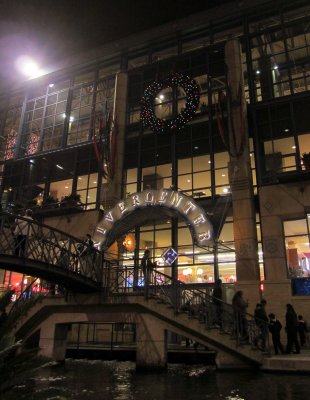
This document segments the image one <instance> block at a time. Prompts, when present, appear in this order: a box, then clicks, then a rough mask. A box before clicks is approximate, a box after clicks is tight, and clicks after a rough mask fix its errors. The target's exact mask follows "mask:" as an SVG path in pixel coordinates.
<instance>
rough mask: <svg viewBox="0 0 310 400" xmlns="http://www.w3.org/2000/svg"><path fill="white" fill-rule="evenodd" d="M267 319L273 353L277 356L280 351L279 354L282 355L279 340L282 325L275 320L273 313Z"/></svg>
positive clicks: (282, 351)
mask: <svg viewBox="0 0 310 400" xmlns="http://www.w3.org/2000/svg"><path fill="white" fill-rule="evenodd" d="M268 317H269V332H270V333H271V336H272V343H273V347H274V352H275V354H279V350H280V352H281V353H282V354H283V353H284V350H283V346H282V343H281V340H280V332H281V329H282V324H281V322H280V321H278V320H277V319H276V316H275V315H274V314H273V313H271V314H269V315H268Z"/></svg>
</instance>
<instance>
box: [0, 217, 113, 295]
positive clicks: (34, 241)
mask: <svg viewBox="0 0 310 400" xmlns="http://www.w3.org/2000/svg"><path fill="white" fill-rule="evenodd" d="M81 249H83V253H84V254H85V256H81V255H80V254H81ZM107 265H108V262H106V261H105V260H104V255H103V253H102V252H100V251H98V250H97V249H94V248H91V249H90V248H89V246H88V245H87V244H86V243H85V242H83V241H81V240H79V239H77V238H74V237H73V236H70V235H68V234H67V233H65V232H62V231H59V230H58V229H54V228H52V227H50V226H48V225H44V224H40V223H39V222H36V221H34V220H32V219H27V218H25V217H20V216H16V215H13V214H9V213H1V214H0V268H1V269H6V270H9V271H15V272H20V273H24V274H28V275H30V276H35V277H38V278H41V279H45V280H47V281H50V282H52V283H54V284H58V285H60V286H62V287H65V288H67V289H69V290H72V291H76V292H94V291H98V290H101V288H102V286H103V285H104V282H103V279H104V269H105V268H106V267H107Z"/></svg>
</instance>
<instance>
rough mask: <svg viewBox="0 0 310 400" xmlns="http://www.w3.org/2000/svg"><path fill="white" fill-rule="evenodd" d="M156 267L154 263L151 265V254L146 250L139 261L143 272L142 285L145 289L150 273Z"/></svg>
mask: <svg viewBox="0 0 310 400" xmlns="http://www.w3.org/2000/svg"><path fill="white" fill-rule="evenodd" d="M155 266H156V263H153V262H152V260H151V252H150V250H149V249H146V250H145V251H144V254H143V257H142V260H141V268H142V272H143V278H144V285H145V287H148V286H149V283H150V277H151V271H152V269H153V268H154V267H155Z"/></svg>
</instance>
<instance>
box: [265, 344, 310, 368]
mask: <svg viewBox="0 0 310 400" xmlns="http://www.w3.org/2000/svg"><path fill="white" fill-rule="evenodd" d="M262 370H263V371H268V372H290V373H310V349H309V348H307V349H302V350H301V353H300V354H279V355H272V356H271V357H265V359H264V362H263V366H262Z"/></svg>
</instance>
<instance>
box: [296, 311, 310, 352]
mask: <svg viewBox="0 0 310 400" xmlns="http://www.w3.org/2000/svg"><path fill="white" fill-rule="evenodd" d="M307 333H308V327H307V324H306V322H305V321H304V319H303V317H302V315H298V335H299V340H300V345H301V346H304V345H305V344H306V339H307Z"/></svg>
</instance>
